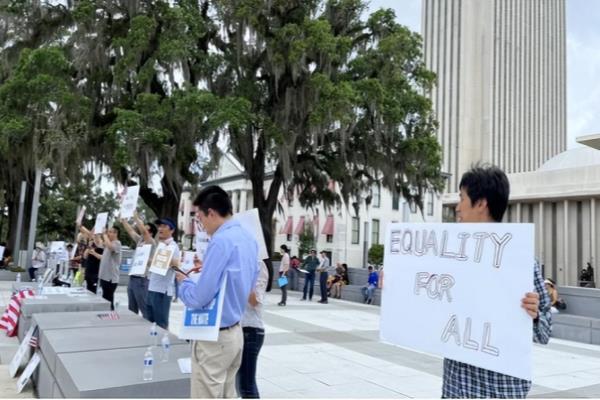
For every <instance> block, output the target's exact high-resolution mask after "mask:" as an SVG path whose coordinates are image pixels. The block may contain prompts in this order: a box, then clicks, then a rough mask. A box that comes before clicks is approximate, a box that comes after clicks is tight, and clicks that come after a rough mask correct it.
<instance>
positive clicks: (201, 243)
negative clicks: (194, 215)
mask: <svg viewBox="0 0 600 400" xmlns="http://www.w3.org/2000/svg"><path fill="white" fill-rule="evenodd" d="M194 241H195V246H196V255H197V256H198V259H199V260H200V261H202V260H204V254H205V253H206V249H207V248H208V243H209V242H210V238H209V237H208V233H206V231H204V230H202V229H201V228H200V226H199V225H198V224H196V235H195V239H194Z"/></svg>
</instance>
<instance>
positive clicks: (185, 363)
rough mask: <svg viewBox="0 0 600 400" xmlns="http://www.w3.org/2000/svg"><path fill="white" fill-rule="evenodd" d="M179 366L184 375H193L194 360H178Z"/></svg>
mask: <svg viewBox="0 0 600 400" xmlns="http://www.w3.org/2000/svg"><path fill="white" fill-rule="evenodd" d="M177 364H179V370H180V371H181V373H182V374H191V373H192V359H191V358H190V357H188V358H178V359H177Z"/></svg>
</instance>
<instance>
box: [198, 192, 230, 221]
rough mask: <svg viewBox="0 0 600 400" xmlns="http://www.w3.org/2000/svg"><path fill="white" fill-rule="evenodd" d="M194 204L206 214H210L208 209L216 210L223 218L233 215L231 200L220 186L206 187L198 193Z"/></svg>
mask: <svg viewBox="0 0 600 400" xmlns="http://www.w3.org/2000/svg"><path fill="white" fill-rule="evenodd" d="M193 204H194V206H196V207H198V208H199V209H200V210H202V212H204V214H208V209H213V210H215V212H216V213H218V214H219V215H220V216H221V217H227V216H229V215H232V214H233V206H232V205H231V199H230V198H229V195H228V194H227V192H226V191H224V190H223V189H222V188H221V187H220V186H216V185H211V186H207V187H205V188H204V189H202V190H201V191H200V193H198V196H196V199H195V200H194V203H193Z"/></svg>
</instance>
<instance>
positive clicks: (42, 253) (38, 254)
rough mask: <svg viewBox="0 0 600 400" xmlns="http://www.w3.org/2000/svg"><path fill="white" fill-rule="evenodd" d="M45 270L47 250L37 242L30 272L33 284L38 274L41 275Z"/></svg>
mask: <svg viewBox="0 0 600 400" xmlns="http://www.w3.org/2000/svg"><path fill="white" fill-rule="evenodd" d="M43 268H46V248H45V247H44V245H43V244H42V243H41V242H37V243H36V244H35V249H34V250H33V256H32V258H31V268H29V270H28V271H29V278H31V282H33V281H35V275H36V272H38V273H39V270H40V269H43Z"/></svg>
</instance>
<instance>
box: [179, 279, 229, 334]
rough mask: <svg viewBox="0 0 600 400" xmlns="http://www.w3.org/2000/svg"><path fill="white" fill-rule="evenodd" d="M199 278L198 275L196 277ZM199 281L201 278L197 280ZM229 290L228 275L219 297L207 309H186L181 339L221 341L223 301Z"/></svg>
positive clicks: (220, 289)
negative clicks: (227, 289) (226, 291)
mask: <svg viewBox="0 0 600 400" xmlns="http://www.w3.org/2000/svg"><path fill="white" fill-rule="evenodd" d="M196 276H198V275H196ZM196 279H199V278H196ZM226 288H227V275H225V278H224V279H223V283H221V287H220V288H219V291H218V292H217V295H216V296H215V297H214V299H213V300H212V301H211V302H210V304H209V305H208V306H207V307H206V308H202V309H191V308H187V307H185V309H184V312H183V319H182V326H181V329H180V330H179V338H180V339H186V340H202V341H208V342H215V341H217V340H218V339H219V328H220V327H221V316H222V314H223V300H224V298H225V296H224V295H223V294H224V293H225V290H226Z"/></svg>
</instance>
